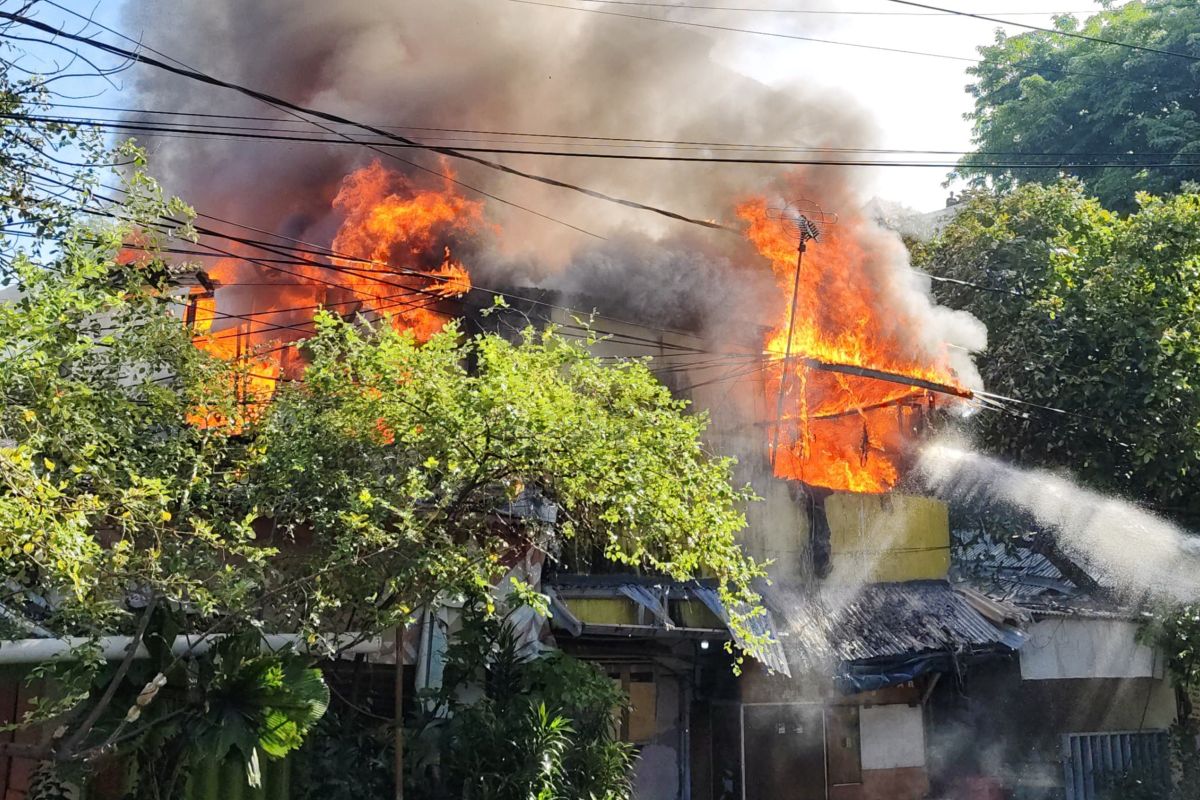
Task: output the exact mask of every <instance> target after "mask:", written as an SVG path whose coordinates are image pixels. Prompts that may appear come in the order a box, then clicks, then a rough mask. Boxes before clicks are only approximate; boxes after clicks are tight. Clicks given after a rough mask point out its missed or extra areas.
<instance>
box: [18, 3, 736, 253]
mask: <svg viewBox="0 0 1200 800" xmlns="http://www.w3.org/2000/svg"><path fill="white" fill-rule="evenodd" d="M0 19H7V20H9V21H12V22H16V23H19V24H23V25H26V26H29V27H32V28H34V29H35V30H40V31H42V32H44V33H48V34H50V35H52V36H55V37H58V38H64V39H69V40H71V41H75V42H79V43H81V44H86V45H88V46H90V47H94V48H96V49H98V50H101V51H103V52H107V53H110V54H112V55H117V56H120V57H122V58H125V59H129V60H131V61H136V62H138V63H141V64H146V65H147V66H152V67H155V68H156V69H160V70H164V71H166V72H170V73H172V74H175V75H179V76H180V77H184V78H188V79H189V80H193V81H196V82H199V83H204V84H208V85H210V86H215V87H218V88H223V89H228V90H230V91H234V92H238V93H239V94H243V95H245V96H247V97H251V98H253V99H256V100H260V101H262V102H265V103H267V104H269V105H273V106H278V107H281V108H286V109H289V110H290V111H294V112H297V113H299V114H305V115H308V116H311V117H316V118H317V119H321V120H325V121H327V122H334V123H337V124H341V125H351V126H353V127H356V128H360V129H362V130H365V131H368V132H370V133H375V134H377V135H380V136H384V137H386V138H389V139H394V140H396V141H397V142H400V143H402V144H409V145H421V143H420V142H416V141H415V140H413V139H409V138H407V137H404V136H400V135H399V134H395V133H391V132H389V131H386V130H384V129H382V128H377V127H375V126H372V125H367V124H365V123H360V122H355V121H354V120H351V119H347V118H346V117H342V116H339V115H337V114H333V113H330V112H328V111H322V110H320V109H316V108H309V107H305V106H303V105H300V104H298V103H293V102H291V101H289V100H284V99H283V98H280V97H276V96H274V95H271V94H268V93H266V92H262V91H259V90H257V89H252V88H249V87H246V86H241V85H239V84H236V83H233V82H230V81H226V80H222V79H220V78H216V77H213V76H211V75H208V74H206V73H203V72H200V71H199V70H195V69H191V68H186V67H179V66H175V65H172V64H169V63H167V62H166V61H162V60H160V59H157V58H152V57H150V56H147V55H144V54H142V53H138V52H135V51H132V50H128V49H126V48H123V47H120V46H118V45H114V44H109V43H107V42H102V41H100V40H98V39H95V38H94V37H90V36H85V35H82V34H75V33H71V32H69V31H65V30H62V29H57V28H55V27H53V26H52V25H47V24H46V23H44V22H41V21H39V20H36V19H32V18H30V17H27V16H24V15H22V14H14V13H12V12H8V11H0ZM110 30H111V29H110ZM122 35H123V34H122ZM127 38H128V37H127ZM308 121H309V122H312V120H308ZM313 124H316V123H315V122H314V123H313ZM421 149H423V150H426V151H428V152H431V153H437V154H439V155H444V156H447V157H450V158H457V159H461V160H464V161H468V162H471V163H474V164H478V165H480V166H483V167H486V168H488V169H492V170H495V171H498V172H502V173H505V174H508V175H514V176H516V177H521V178H525V179H527V180H532V181H536V182H538V183H542V184H545V185H547V186H553V187H557V188H560V189H566V190H569V191H573V192H577V193H580V194H583V195H586V196H588V197H593V198H596V199H598V200H604V201H606V202H610V203H615V204H618V205H622V206H626V207H628V208H634V209H637V210H641V211H648V212H651V213H654V214H657V215H659V216H663V217H666V218H668V219H672V220H675V221H678V222H685V223H688V224H691V225H696V226H699V227H702V228H708V229H711V230H725V231H730V232H733V230H732V229H730V228H727V227H726V226H724V225H720V224H718V223H715V222H711V221H709V220H704V219H697V218H694V217H690V216H687V215H685V214H680V213H678V212H675V211H671V210H669V209H665V208H661V207H658V206H653V205H650V204H647V203H640V202H637V201H635V200H629V199H627V198H621V197H615V196H613V195H608V194H605V193H603V192H599V191H596V190H594V189H588V188H586V187H584V186H580V185H578V184H573V183H569V182H567V181H561V180H558V179H556V178H551V177H548V176H545V175H539V174H535V173H531V172H525V171H523V170H519V169H516V168H514V167H510V166H507V165H504V164H501V163H499V162H496V161H490V160H488V159H485V158H480V157H478V156H474V155H471V154H469V153H463V152H459V151H458V150H456V149H455V148H450V147H440V146H437V145H421ZM408 163H410V164H411V166H413V167H414V168H417V169H421V170H424V171H426V172H434V173H435V174H439V175H440V176H441V177H443V178H445V179H447V180H455V181H456V182H457V179H454V178H452V177H449V176H446V175H441V174H440V173H436V171H435V170H430V169H429V168H428V167H423V166H421V165H419V164H416V163H413V162H408ZM462 185H464V186H466V184H462ZM470 188H471V190H472V191H476V192H481V193H483V192H482V190H480V189H477V188H475V187H470ZM488 196H490V197H492V198H493V199H496V200H497V201H499V202H504V203H507V204H509V205H513V204H512V203H510V202H509V201H506V200H502V199H501V198H497V197H495V196H494V195H488ZM524 210H526V211H530V210H531V209H524ZM534 213H537V212H534ZM555 221H556V222H559V223H560V224H564V225H569V226H570V227H575V228H576V230H580V231H581V232H584V233H588V234H589V235H593V236H595V235H597V234H593V233H591V232H590V231H585V230H583V229H580V228H577V227H576V226H572V225H570V223H566V222H564V221H563V220H555ZM601 238H603V237H601Z"/></svg>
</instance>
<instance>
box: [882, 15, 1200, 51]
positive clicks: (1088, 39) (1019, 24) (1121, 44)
mask: <svg viewBox="0 0 1200 800" xmlns="http://www.w3.org/2000/svg"><path fill="white" fill-rule="evenodd" d="M887 2H889V3H897V4H899V5H902V6H912V7H914V8H923V9H926V10H928V11H937V12H940V13H942V14H954V15H955V16H959V17H972V18H974V19H981V20H984V21H985V22H995V23H997V24H999V25H1012V26H1013V27H1017V28H1025V29H1026V30H1030V31H1037V32H1039V33H1049V34H1053V35H1055V36H1066V37H1068V38H1071V39H1082V40H1083V41H1085V42H1095V43H1097V44H1110V45H1113V46H1114V47H1124V48H1126V49H1128V50H1140V51H1142V52H1145V53H1156V54H1158V55H1162V56H1173V57H1175V58H1183V59H1186V60H1188V61H1200V56H1196V55H1192V54H1190V53H1180V52H1177V51H1175V50H1163V49H1161V48H1158V47H1147V46H1145V45H1140V44H1130V43H1129V42H1118V41H1114V40H1112V39H1103V38H1100V37H1099V36H1089V35H1087V34H1086V33H1076V32H1075V31H1064V30H1058V29H1057V28H1044V27H1042V26H1040V25H1029V24H1027V23H1024V22H1013V21H1011V20H1005V19H999V18H997V17H990V16H987V15H985V14H976V13H972V12H970V11H957V10H955V9H952V8H942V7H940V6H931V5H926V4H925V3H917V2H913V0H887Z"/></svg>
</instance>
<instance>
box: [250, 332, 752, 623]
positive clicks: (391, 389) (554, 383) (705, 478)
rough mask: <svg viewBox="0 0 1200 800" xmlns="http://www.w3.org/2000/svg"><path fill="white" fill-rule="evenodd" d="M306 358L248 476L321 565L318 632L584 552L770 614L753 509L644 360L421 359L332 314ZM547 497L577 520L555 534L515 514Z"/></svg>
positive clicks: (428, 345) (494, 340)
mask: <svg viewBox="0 0 1200 800" xmlns="http://www.w3.org/2000/svg"><path fill="white" fill-rule="evenodd" d="M304 350H305V351H306V352H307V353H308V354H309V355H310V357H311V363H310V364H309V366H308V368H307V370H306V372H305V378H304V381H303V383H300V384H297V385H294V386H288V387H285V388H284V389H283V390H282V391H281V392H280V393H279V394H278V396H277V397H276V398H275V400H274V401H273V402H272V403H271V405H270V408H269V409H268V411H267V412H266V413H265V414H264V416H263V419H262V422H261V426H260V428H259V429H258V431H257V433H256V438H255V446H254V451H255V454H256V456H255V458H254V460H253V462H252V463H251V464H250V466H249V471H248V473H247V485H248V487H249V488H248V490H247V492H248V496H249V497H250V499H251V501H252V502H253V505H254V508H255V509H256V511H257V513H259V514H261V515H263V516H264V517H267V518H269V519H271V520H274V522H275V524H276V526H277V528H278V530H280V531H282V532H283V533H284V534H286V535H288V536H294V537H303V539H304V541H305V542H306V544H307V547H308V548H309V549H308V553H309V559H310V560H311V562H312V563H315V564H320V565H321V569H320V570H319V571H318V572H316V573H315V574H314V575H313V577H312V578H311V580H308V581H306V582H305V584H304V586H303V593H304V597H303V598H300V597H297V598H296V606H297V608H298V609H299V610H300V611H301V612H302V614H303V618H302V619H300V620H298V622H300V623H301V624H305V623H309V624H313V625H315V626H317V627H320V626H325V629H328V627H327V623H325V622H321V620H323V619H326V618H328V617H330V616H331V615H332V616H333V618H337V614H338V613H339V612H340V611H342V610H345V609H350V608H353V609H354V610H355V613H356V624H358V625H365V626H367V627H368V628H370V627H372V626H373V625H376V624H378V623H379V621H382V620H386V619H394V618H395V615H396V614H397V613H398V614H400V615H401V616H402V615H404V614H407V613H408V611H409V610H410V609H412V608H414V607H415V606H417V605H420V604H421V603H423V602H427V601H429V600H431V599H432V598H433V596H434V595H435V594H437V593H438V592H442V591H446V589H447V588H450V587H460V588H469V587H471V586H477V585H486V584H487V583H489V582H490V580H491V577H492V576H493V575H495V574H497V573H496V571H497V568H498V566H499V563H500V561H501V559H502V558H504V557H505V556H506V555H511V554H512V553H514V552H520V551H523V550H524V549H525V548H528V547H537V548H542V549H547V550H549V551H550V552H552V553H553V552H555V550H556V549H557V548H559V547H561V544H562V542H563V541H565V540H569V539H576V538H578V539H582V540H585V541H586V542H588V543H589V544H594V545H596V546H598V547H600V548H601V549H602V550H603V552H604V554H605V556H606V557H607V558H608V559H609V560H610V561H614V562H618V563H622V564H625V565H627V566H630V567H638V568H647V569H649V570H652V571H654V572H658V573H665V574H669V575H672V576H674V577H676V578H680V579H685V578H689V577H695V576H698V575H701V574H708V575H712V576H714V577H717V578H719V579H720V580H721V582H722V585H723V586H724V587H725V590H726V599H727V600H728V602H729V604H730V605H731V606H732V607H742V606H747V605H752V604H753V603H754V600H755V598H754V595H753V592H752V590H751V589H750V582H751V580H752V579H753V578H754V577H755V576H756V575H758V574H759V570H758V567H757V566H756V565H755V564H754V563H753V562H752V561H750V560H749V559H748V558H747V557H746V556H744V555H743V554H742V552H741V550H740V548H739V547H738V545H737V542H736V540H735V534H736V533H737V532H738V531H739V530H740V529H741V528H742V527H743V526H744V524H745V521H744V517H743V516H742V513H741V511H740V506H741V505H742V504H743V503H744V502H746V501H748V500H749V499H750V497H751V495H750V494H749V493H748V492H747V491H745V490H739V489H736V488H734V486H733V485H732V484H731V482H730V481H731V467H732V464H731V461H730V460H729V459H722V458H714V457H713V456H711V455H710V454H709V453H708V451H707V450H706V449H705V447H704V445H703V444H702V442H701V439H700V436H701V434H702V432H703V430H704V427H705V422H706V421H705V418H704V417H703V416H701V415H695V414H688V413H685V404H684V403H682V402H680V401H677V400H674V399H672V397H671V396H670V394H669V392H668V391H667V390H666V388H665V387H663V386H662V384H661V383H659V382H658V381H657V379H655V377H654V376H653V374H652V373H651V372H650V371H649V369H648V368H647V367H646V365H645V364H644V363H642V362H640V361H624V362H618V363H616V364H606V363H604V362H602V361H601V360H599V359H597V358H595V357H593V356H592V355H591V354H590V353H589V352H588V350H587V347H586V346H585V345H583V344H580V343H577V342H572V341H571V340H568V339H566V338H564V337H561V336H559V335H557V334H556V333H555V332H554V331H553V330H543V331H535V330H532V329H530V330H527V331H525V332H524V333H523V334H521V335H520V337H519V340H518V341H515V342H513V341H509V340H507V339H504V338H503V337H501V336H498V335H494V334H483V335H478V336H474V337H471V338H465V339H464V338H463V337H462V336H461V335H460V334H459V332H458V331H457V329H456V328H455V327H454V326H453V325H451V326H450V327H448V328H447V329H446V330H445V331H444V332H442V333H439V334H437V335H435V336H434V337H433V338H432V339H430V340H429V341H427V342H425V343H424V344H419V343H418V342H417V340H416V339H415V338H414V337H413V336H412V335H411V333H407V332H397V331H396V330H394V329H393V328H392V327H391V326H387V325H383V326H376V327H370V328H367V327H363V326H361V325H355V324H351V323H347V322H344V321H341V320H339V319H337V318H335V317H333V316H332V315H328V314H323V315H320V316H319V317H318V321H317V332H316V334H315V336H313V337H312V338H311V339H309V340H307V341H306V342H305V344H304ZM531 491H532V492H537V493H539V494H540V495H543V496H545V497H547V498H550V499H551V500H552V501H553V502H554V503H556V504H557V505H558V506H559V508H560V514H561V516H562V518H561V519H560V520H559V521H558V523H557V525H555V526H554V527H553V528H550V527H548V526H546V525H544V524H543V523H540V522H538V521H536V520H534V521H530V520H524V521H523V520H521V519H519V518H517V517H515V516H514V515H513V513H512V512H511V507H512V503H513V502H514V501H516V500H517V499H518V498H519V497H520V496H522V495H523V493H527V492H531ZM363 599H366V600H369V601H370V602H371V603H373V605H372V606H370V607H369V608H368V607H364V605H363V603H362V602H361V601H362V600H363ZM373 613H374V614H376V615H378V619H376V620H373V619H372V617H371V614H373Z"/></svg>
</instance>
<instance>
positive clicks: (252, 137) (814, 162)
mask: <svg viewBox="0 0 1200 800" xmlns="http://www.w3.org/2000/svg"><path fill="white" fill-rule="evenodd" d="M0 119H13V120H20V121H29V122H40V123H46V122H61V123H63V124H66V125H76V126H80V127H93V128H96V129H100V130H108V131H113V132H115V131H125V132H129V131H132V132H142V133H148V134H150V135H152V136H169V135H171V134H179V133H187V134H194V135H196V136H200V137H202V138H217V139H232V140H235V141H238V140H241V141H264V142H297V143H306V144H352V145H363V144H365V143H364V142H362V141H360V140H357V139H353V138H346V139H326V138H323V137H319V136H286V135H283V134H274V133H267V132H264V131H265V129H259V131H258V132H254V133H251V132H245V131H228V130H219V131H212V130H210V129H207V128H200V127H165V126H162V125H161V124H160V125H150V124H141V123H125V122H113V121H97V120H86V119H75V118H70V117H43V116H31V115H23V114H0ZM376 146H377V147H385V148H396V147H400V148H416V149H425V148H426V147H427V145H408V144H401V143H395V142H384V143H378V144H377V145H376ZM455 149H456V150H459V151H461V152H464V153H490V154H505V155H521V156H536V157H552V158H579V159H589V160H615V161H657V162H666V163H685V164H688V163H690V164H740V165H755V166H770V165H775V166H829V167H915V168H924V169H929V168H939V169H949V168H954V167H956V166H958V162H954V161H933V160H920V161H916V160H911V161H909V160H882V159H834V158H753V157H744V156H742V157H728V156H689V155H650V154H644V153H608V152H594V151H569V150H533V149H518V148H505V147H456V148H455ZM899 152H902V151H899ZM914 152H920V151H914ZM961 154H962V155H967V154H968V153H966V152H963V153H961ZM971 155H975V154H974V153H971ZM1021 155H1024V156H1026V157H1031V158H1036V157H1039V156H1042V155H1043V154H1040V153H1023V154H1021ZM1071 155H1076V156H1078V155H1083V154H1071ZM1113 155H1116V154H1113ZM1121 155H1126V156H1128V157H1129V158H1146V157H1148V156H1152V155H1160V157H1161V158H1168V159H1174V158H1178V157H1180V156H1181V155H1194V156H1196V157H1200V153H1196V154H1174V153H1162V154H1141V153H1127V154H1121ZM1045 157H1047V158H1058V156H1057V155H1056V154H1045ZM1198 167H1200V161H1198V162H1194V163H1193V162H1174V161H1162V162H1150V161H1067V160H1064V159H1061V158H1059V160H1057V161H1050V162H1036V161H1019V162H998V163H997V162H990V163H973V164H972V168H973V169H997V170H1010V169H1071V170H1084V169H1121V168H1125V169H1194V168H1198Z"/></svg>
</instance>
